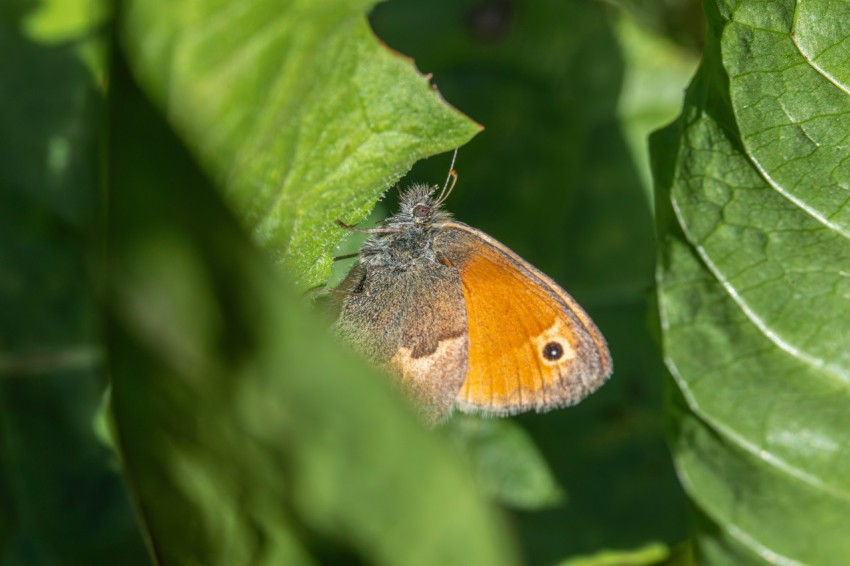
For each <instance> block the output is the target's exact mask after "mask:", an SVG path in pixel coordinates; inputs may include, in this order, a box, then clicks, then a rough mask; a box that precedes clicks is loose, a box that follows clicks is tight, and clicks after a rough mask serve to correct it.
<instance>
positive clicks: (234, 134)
mask: <svg viewBox="0 0 850 566" xmlns="http://www.w3.org/2000/svg"><path fill="white" fill-rule="evenodd" d="M374 3H375V1H374V0H334V1H332V2H315V1H313V0H294V1H290V2H284V3H281V2H275V1H272V0H249V1H244V0H218V1H215V2H204V3H200V2H195V1H192V0H181V1H180V2H174V1H173V0H157V1H151V0H141V1H134V0H129V1H128V2H127V3H126V6H125V10H124V13H123V18H122V24H123V25H122V30H123V34H122V37H123V40H124V44H125V46H126V51H127V54H128V56H129V59H130V63H131V66H132V68H133V69H134V70H135V71H136V74H137V76H138V77H139V80H140V82H141V84H142V86H143V87H145V88H146V89H147V90H148V92H149V93H151V94H152V95H153V97H154V99H155V100H156V101H157V102H158V103H159V105H160V107H161V108H162V109H163V111H164V112H165V114H166V115H167V116H168V118H169V120H170V121H171V123H172V124H173V125H174V126H175V127H176V129H177V131H178V132H179V133H180V134H181V135H182V136H183V139H184V140H185V143H186V144H187V145H188V147H189V148H190V149H192V150H193V152H194V153H195V154H196V155H197V156H199V158H200V160H201V163H202V165H203V166H204V167H205V169H206V170H207V171H209V172H210V173H211V174H212V175H213V177H214V179H215V180H216V181H217V183H218V184H219V185H220V186H222V187H223V188H224V192H225V194H226V196H227V199H228V201H229V202H230V203H231V204H232V205H233V207H234V208H235V210H236V211H237V212H238V214H239V216H240V217H241V218H242V219H243V220H244V221H245V222H246V223H247V225H249V226H250V227H251V228H252V229H253V230H254V232H255V235H256V236H257V238H258V239H259V241H260V242H261V243H262V244H263V245H264V246H265V247H266V248H268V249H269V250H270V251H271V252H272V254H273V255H274V256H275V257H276V258H278V259H279V260H281V261H282V262H284V263H285V264H286V265H287V267H289V268H290V270H291V272H292V273H294V274H296V275H297V277H298V280H299V281H300V282H301V283H303V284H305V285H307V286H310V285H315V284H317V283H320V282H322V281H324V279H325V278H327V276H328V274H329V272H330V252H331V250H332V248H333V246H334V245H335V244H337V243H339V241H340V240H341V239H342V237H343V236H344V234H345V233H344V232H343V231H342V230H340V229H339V228H337V227H336V226H335V225H334V220H336V219H338V218H343V219H345V220H346V221H348V222H355V223H356V222H357V221H359V220H362V219H363V218H364V217H365V216H366V214H367V212H368V211H369V210H370V209H371V208H372V207H373V206H374V204H375V202H376V200H377V198H378V197H379V195H381V194H382V193H383V192H384V191H385V190H386V189H387V188H388V187H390V186H391V185H392V183H393V182H394V181H396V180H397V179H398V178H399V177H400V176H401V175H402V174H404V173H405V172H406V171H407V170H409V169H410V167H411V165H413V163H414V162H415V161H417V160H419V159H421V158H423V157H425V156H428V155H432V154H434V153H439V152H441V151H446V150H449V149H452V148H454V147H457V146H459V145H461V144H463V143H465V142H466V141H468V140H469V139H470V138H471V137H472V136H473V135H474V134H475V133H476V132H477V131H478V130H479V126H477V125H476V124H475V123H473V122H471V121H470V120H469V119H467V118H466V117H464V116H462V115H461V114H459V113H457V112H456V111H454V110H452V109H451V108H450V107H449V106H448V105H447V104H446V103H445V102H443V101H442V100H441V99H440V97H439V96H438V95H437V94H436V92H435V91H433V90H432V89H431V88H430V86H429V84H428V79H427V78H426V77H424V76H422V75H420V74H419V73H418V72H417V71H416V70H415V69H414V68H413V66H412V65H411V62H410V61H409V60H407V59H406V58H404V57H401V56H399V55H398V54H395V53H392V52H390V51H389V50H388V49H386V48H385V47H384V46H382V45H380V44H379V42H378V41H377V40H376V38H375V37H374V36H373V35H372V33H371V31H370V30H369V27H368V25H367V23H366V19H365V15H364V14H365V12H366V11H367V10H368V9H369V8H370V7H371V6H372V5H373V4H374Z"/></svg>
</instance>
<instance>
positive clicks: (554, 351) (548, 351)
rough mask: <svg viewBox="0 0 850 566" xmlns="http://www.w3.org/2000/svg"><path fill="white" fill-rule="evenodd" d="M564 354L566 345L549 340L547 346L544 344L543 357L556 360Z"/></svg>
mask: <svg viewBox="0 0 850 566" xmlns="http://www.w3.org/2000/svg"><path fill="white" fill-rule="evenodd" d="M563 355H564V347H563V346H561V345H560V344H558V343H557V342H549V343H548V344H546V345H545V346H543V357H544V358H546V359H547V360H551V361H553V362H554V361H555V360H560V359H561V356H563Z"/></svg>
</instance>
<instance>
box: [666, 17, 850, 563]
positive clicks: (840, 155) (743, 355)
mask: <svg viewBox="0 0 850 566" xmlns="http://www.w3.org/2000/svg"><path fill="white" fill-rule="evenodd" d="M835 10H838V12H836V11H835ZM845 11H846V10H845ZM840 14H841V12H840V8H837V7H836V8H833V7H832V6H831V4H830V3H825V2H801V3H797V4H795V3H793V2H775V3H773V4H771V5H770V6H769V9H765V5H764V4H761V3H757V2H744V3H740V4H738V5H736V6H734V7H731V6H728V5H725V4H723V3H718V4H717V5H712V6H710V9H709V30H710V33H709V39H708V44H707V49H706V53H705V56H704V60H703V63H702V66H701V68H700V71H699V73H698V75H697V77H696V79H695V80H694V82H693V84H692V85H691V87H690V88H689V90H688V94H687V97H686V101H685V107H684V110H683V113H682V117H681V118H680V119H679V121H678V122H677V123H676V124H675V125H674V126H672V127H671V128H670V129H668V130H667V131H666V132H664V133H662V134H660V135H659V136H658V137H657V138H656V140H655V159H656V165H657V181H658V184H657V189H658V193H657V197H658V200H657V202H658V208H659V210H658V219H659V229H660V233H661V238H662V244H663V245H662V246H661V256H660V257H661V259H660V265H659V274H658V275H659V282H660V290H659V296H660V307H661V316H662V324H663V329H664V343H665V344H664V345H665V348H664V349H665V353H666V356H667V365H668V367H669V368H670V370H671V372H672V373H673V376H674V377H675V379H676V383H677V385H678V387H679V389H680V392H679V393H678V394H677V395H676V396H675V399H674V402H673V407H672V408H673V415H674V421H675V429H674V432H673V442H674V451H675V456H676V460H677V466H678V468H679V472H680V478H681V479H682V481H683V484H684V486H685V487H686V489H687V490H688V492H689V494H690V495H691V497H692V498H693V499H694V501H695V503H696V504H697V505H698V507H699V509H700V514H701V521H700V525H701V528H700V529H699V531H698V536H697V539H696V541H697V554H698V556H699V557H700V560H701V561H704V562H706V563H718V564H721V563H738V564H740V563H745V562H747V563H748V562H760V561H762V560H766V561H769V562H772V563H777V562H778V563H795V564H796V563H807V564H840V563H842V562H843V560H844V557H845V556H847V554H848V551H850V546H848V544H850V543H849V542H848V539H847V537H846V531H847V529H846V520H845V519H846V517H848V516H850V496H849V495H850V460H848V455H847V452H846V450H844V446H845V445H846V441H845V435H846V431H847V430H848V427H850V412H848V410H847V409H848V406H850V405H848V404H849V403H850V390H848V381H850V370H848V367H850V365H848V362H850V351H849V350H848V348H847V344H848V338H850V334H848V329H850V325H848V321H850V302H848V297H850V279H848V273H847V267H848V265H850V241H848V232H847V226H848V224H847V218H848V216H847V215H848V214H850V208H848V206H847V196H846V193H847V190H848V187H850V169H848V168H847V163H848V160H847V155H848V150H850V146H848V145H847V139H846V137H847V132H848V131H850V127H849V126H850V122H848V121H850V97H848V95H847V89H846V85H844V84H842V83H841V77H846V76H847V74H848V72H850V65H848V59H847V58H844V59H843V60H841V59H838V58H836V57H835V53H836V52H839V53H840V52H842V49H844V48H843V47H842V43H841V42H842V41H844V42H845V43H846V32H842V33H844V34H845V35H844V36H842V35H840V34H839V33H838V30H837V29H836V28H835V27H833V26H823V27H821V23H822V22H826V21H836V22H837V21H842V20H841V16H840ZM816 22H817V23H816Z"/></svg>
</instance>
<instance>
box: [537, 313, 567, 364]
mask: <svg viewBox="0 0 850 566" xmlns="http://www.w3.org/2000/svg"><path fill="white" fill-rule="evenodd" d="M571 336H572V332H571V331H570V330H568V329H567V326H566V325H565V324H564V323H563V321H561V319H555V324H553V325H552V326H550V327H549V328H547V329H546V330H544V331H543V332H541V333H540V334H538V335H537V336H535V337H534V338H532V339H531V342H532V343H533V344H534V349H535V351H536V352H537V357H538V359H539V360H540V363H542V364H543V365H544V366H547V367H556V366H562V365H566V364H568V363H569V362H570V361H572V360H573V359H575V357H576V351H575V349H574V348H573V347H572V345H570V340H569V337H571ZM554 344H557V345H559V346H560V347H561V355H560V356H559V357H558V358H555V359H549V358H547V357H546V355H545V353H544V352H545V351H546V349H547V348H552V346H553V345H554ZM555 349H556V350H557V348H555Z"/></svg>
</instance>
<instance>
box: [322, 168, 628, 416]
mask: <svg viewBox="0 0 850 566" xmlns="http://www.w3.org/2000/svg"><path fill="white" fill-rule="evenodd" d="M456 155H457V152H455V156H456ZM453 167H454V158H453V160H452V169H450V172H449V177H448V178H447V179H446V183H445V185H444V186H443V188H442V190H441V191H440V190H439V187H438V186H428V185H421V184H416V185H413V186H411V187H410V188H408V189H407V190H405V191H404V192H403V193H402V194H401V197H400V210H399V211H398V212H397V213H396V214H394V215H392V216H390V217H389V218H387V219H386V220H384V221H383V222H382V223H381V224H380V225H379V226H378V227H377V228H373V229H369V230H361V229H358V228H355V227H353V226H349V225H347V224H345V223H343V222H342V221H337V224H339V225H340V226H341V227H343V228H345V229H348V230H352V231H360V232H366V233H368V234H370V237H369V238H368V239H367V240H366V241H365V242H364V243H363V245H362V247H361V248H360V252H359V254H357V256H358V258H359V261H358V262H357V264H355V266H354V267H353V268H352V269H351V270H350V271H349V273H348V275H347V276H346V277H345V279H344V280H343V281H342V283H340V285H339V286H338V287H337V288H336V289H335V290H334V296H336V297H337V298H338V299H337V302H338V310H339V317H338V319H337V321H336V325H335V326H336V331H337V332H338V334H339V335H341V336H342V337H343V338H344V339H345V340H347V341H348V342H349V343H351V344H352V345H353V346H354V347H355V348H356V349H358V350H360V351H361V352H362V353H363V354H365V355H366V356H367V357H368V358H370V359H371V360H373V361H374V362H375V363H377V364H378V365H379V366H381V367H383V368H385V369H386V370H388V372H389V373H390V374H391V375H393V376H395V378H396V379H397V381H398V382H399V383H400V384H401V386H402V389H403V391H405V392H406V393H407V394H408V396H409V397H411V398H412V400H413V402H414V403H415V405H416V406H417V407H418V408H419V410H420V412H421V413H422V415H423V416H424V418H425V420H426V421H427V422H429V423H439V422H440V421H443V420H445V419H446V418H447V417H448V416H449V415H451V413H452V411H454V410H455V409H457V410H460V411H463V412H471V413H481V414H486V415H496V416H506V415H512V414H516V413H520V412H524V411H530V410H535V411H538V412H545V411H548V410H551V409H555V408H559V407H565V406H568V405H573V404H575V403H577V402H579V401H581V400H582V399H584V398H585V397H587V396H588V395H590V394H591V393H592V392H594V391H595V390H596V389H598V388H599V387H600V386H601V385H602V384H603V383H604V382H605V381H606V379H607V378H608V377H609V376H610V375H611V372H612V362H611V355H610V353H609V351H608V347H607V344H606V342H605V338H604V337H603V336H602V334H601V333H600V332H599V330H598V328H597V327H596V325H595V324H594V323H593V321H592V320H591V319H590V317H589V316H588V315H587V313H585V311H584V310H583V309H582V308H581V307H580V306H579V305H578V303H576V301H575V299H573V298H572V297H571V296H570V295H569V294H568V293H567V292H566V291H564V290H563V289H562V288H561V287H559V286H558V284H557V283H555V282H554V281H553V280H552V279H550V278H549V277H547V276H546V275H544V274H543V273H542V272H541V271H539V270H538V269H536V268H535V267H533V266H532V265H531V264H529V263H528V262H527V261H525V260H523V259H522V258H521V257H519V256H518V255H517V254H515V253H514V252H512V251H511V250H510V249H508V248H507V247H506V246H505V245H504V244H502V243H500V242H498V241H496V240H495V239H494V238H492V237H491V236H489V235H487V234H485V233H484V232H482V231H481V230H477V229H475V228H473V227H471V226H468V225H466V224H464V223H462V222H458V221H456V220H454V219H453V218H452V215H451V214H449V213H448V212H446V211H445V210H443V208H442V205H443V202H444V201H445V200H446V198H447V197H448V196H449V194H450V193H451V191H452V189H453V188H454V186H455V184H456V182H457V173H456V172H455V171H454V169H453ZM438 191H439V192H438Z"/></svg>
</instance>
